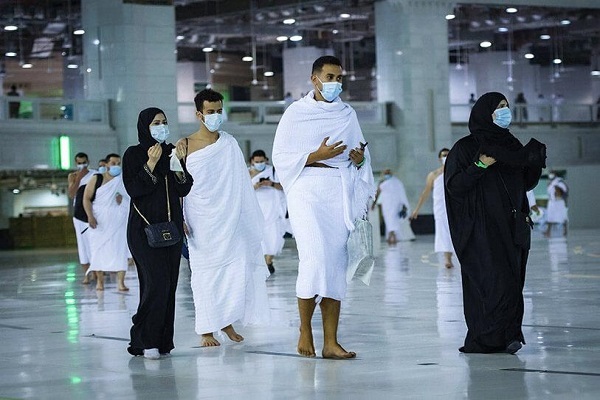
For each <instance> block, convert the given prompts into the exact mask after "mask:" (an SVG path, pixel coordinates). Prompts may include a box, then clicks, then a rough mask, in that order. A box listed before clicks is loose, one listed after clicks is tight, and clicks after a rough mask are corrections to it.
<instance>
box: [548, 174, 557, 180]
mask: <svg viewBox="0 0 600 400" xmlns="http://www.w3.org/2000/svg"><path fill="white" fill-rule="evenodd" d="M554 178H556V175H555V174H548V179H554Z"/></svg>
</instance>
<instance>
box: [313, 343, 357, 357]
mask: <svg viewBox="0 0 600 400" xmlns="http://www.w3.org/2000/svg"><path fill="white" fill-rule="evenodd" d="M321 355H322V356H323V358H330V359H333V360H345V359H348V358H355V357H356V353H355V352H353V351H346V350H344V348H343V347H342V346H340V345H339V343H336V344H335V346H332V347H323V351H322V352H321Z"/></svg>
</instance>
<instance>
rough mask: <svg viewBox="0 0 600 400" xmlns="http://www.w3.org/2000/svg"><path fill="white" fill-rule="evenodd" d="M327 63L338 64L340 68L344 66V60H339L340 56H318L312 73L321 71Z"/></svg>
mask: <svg viewBox="0 0 600 400" xmlns="http://www.w3.org/2000/svg"><path fill="white" fill-rule="evenodd" d="M326 64H331V65H337V66H339V67H340V68H341V67H342V62H341V61H340V60H339V58H337V57H334V56H323V57H319V58H317V59H316V60H315V62H314V63H313V66H312V72H311V74H315V73H319V72H321V71H322V70H323V66H324V65H326Z"/></svg>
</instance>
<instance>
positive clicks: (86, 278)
mask: <svg viewBox="0 0 600 400" xmlns="http://www.w3.org/2000/svg"><path fill="white" fill-rule="evenodd" d="M81 283H82V284H84V285H89V284H90V278H89V276H87V275H86V276H85V278H83V280H82V281H81Z"/></svg>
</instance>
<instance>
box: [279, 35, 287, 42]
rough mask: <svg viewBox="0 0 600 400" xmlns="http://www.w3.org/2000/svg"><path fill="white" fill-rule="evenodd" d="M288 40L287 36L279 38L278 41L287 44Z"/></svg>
mask: <svg viewBox="0 0 600 400" xmlns="http://www.w3.org/2000/svg"><path fill="white" fill-rule="evenodd" d="M286 40H288V37H287V36H277V41H278V42H285V41H286Z"/></svg>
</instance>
